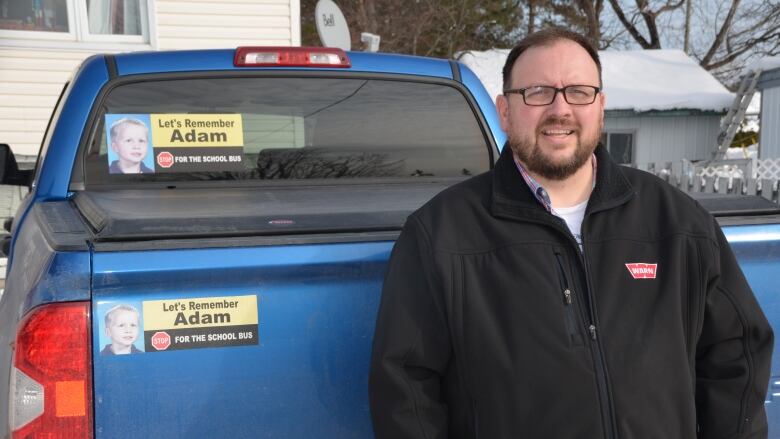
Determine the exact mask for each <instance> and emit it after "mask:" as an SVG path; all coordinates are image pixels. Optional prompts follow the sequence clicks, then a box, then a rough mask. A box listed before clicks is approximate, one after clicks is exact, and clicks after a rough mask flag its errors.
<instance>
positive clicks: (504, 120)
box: [496, 94, 509, 133]
mask: <svg viewBox="0 0 780 439" xmlns="http://www.w3.org/2000/svg"><path fill="white" fill-rule="evenodd" d="M496 111H498V121H499V122H500V123H501V129H502V130H504V132H505V133H506V132H507V129H508V128H509V101H508V100H507V98H506V96H504V95H503V94H500V95H498V96H496Z"/></svg>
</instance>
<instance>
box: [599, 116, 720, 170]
mask: <svg viewBox="0 0 780 439" xmlns="http://www.w3.org/2000/svg"><path fill="white" fill-rule="evenodd" d="M719 129H720V116H717V115H706V116H672V115H669V116H661V115H655V116H649V115H641V116H629V117H618V116H616V117H610V116H609V115H607V116H606V117H605V118H604V130H605V131H607V132H609V131H620V132H633V133H634V163H636V164H644V163H649V162H672V161H678V160H681V159H683V158H685V159H688V160H701V159H706V158H710V155H711V153H712V150H713V148H714V146H715V142H716V139H717V137H718V132H719Z"/></svg>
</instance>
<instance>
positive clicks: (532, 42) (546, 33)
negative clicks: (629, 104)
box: [503, 26, 602, 90]
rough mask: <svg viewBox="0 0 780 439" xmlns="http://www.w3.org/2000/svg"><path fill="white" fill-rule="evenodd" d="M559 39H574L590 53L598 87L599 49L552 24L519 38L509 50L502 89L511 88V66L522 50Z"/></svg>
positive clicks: (586, 40) (578, 35) (584, 38)
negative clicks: (596, 71)
mask: <svg viewBox="0 0 780 439" xmlns="http://www.w3.org/2000/svg"><path fill="white" fill-rule="evenodd" d="M560 40H570V41H574V42H575V43H577V44H579V45H580V46H582V48H583V49H585V51H587V52H588V55H590V57H591V58H592V59H593V62H595V63H596V68H597V69H598V71H599V87H601V86H602V83H601V60H599V51H598V50H597V49H596V47H595V46H594V45H593V43H592V42H591V41H590V40H589V39H588V38H586V37H584V36H582V35H580V34H578V33H577V32H572V31H570V30H568V29H564V28H562V27H558V26H553V27H548V28H546V29H542V30H540V31H538V32H534V33H532V34H530V35H528V36H526V37H525V38H523V39H522V40H520V42H519V43H517V45H515V47H513V48H512V50H511V51H509V55H507V57H506V63H504V70H503V75H504V90H506V89H508V88H511V86H512V85H511V82H512V68H513V67H514V65H515V61H517V58H519V57H520V55H521V54H522V53H523V52H525V51H526V50H528V49H530V48H531V47H536V46H548V45H550V44H552V43H554V42H556V41H560Z"/></svg>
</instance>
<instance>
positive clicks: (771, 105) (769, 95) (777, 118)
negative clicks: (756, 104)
mask: <svg viewBox="0 0 780 439" xmlns="http://www.w3.org/2000/svg"><path fill="white" fill-rule="evenodd" d="M760 135H761V137H760V139H759V155H760V158H762V159H766V158H780V87H773V88H766V89H764V90H762V91H761V129H760Z"/></svg>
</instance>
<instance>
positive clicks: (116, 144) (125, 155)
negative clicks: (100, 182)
mask: <svg viewBox="0 0 780 439" xmlns="http://www.w3.org/2000/svg"><path fill="white" fill-rule="evenodd" d="M112 116H113V115H112ZM106 124H107V125H108V124H109V115H106ZM109 126H110V129H109V132H108V139H107V142H108V144H109V145H110V149H111V151H110V152H109V162H110V165H109V167H108V172H109V174H152V173H154V169H153V168H151V167H149V166H148V165H147V164H146V163H144V161H145V160H147V157H150V158H151V157H152V156H153V155H154V154H150V152H149V150H150V149H151V146H152V145H151V142H149V127H148V126H147V124H146V123H144V122H143V121H142V120H140V119H137V118H133V117H123V118H121V119H118V120H114V121H113V123H111V124H110V125H109ZM112 156H113V157H112ZM114 157H115V158H114ZM150 164H151V166H154V163H153V162H150Z"/></svg>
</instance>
